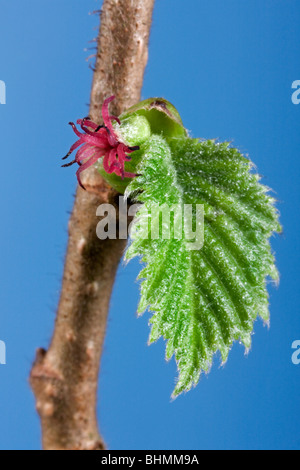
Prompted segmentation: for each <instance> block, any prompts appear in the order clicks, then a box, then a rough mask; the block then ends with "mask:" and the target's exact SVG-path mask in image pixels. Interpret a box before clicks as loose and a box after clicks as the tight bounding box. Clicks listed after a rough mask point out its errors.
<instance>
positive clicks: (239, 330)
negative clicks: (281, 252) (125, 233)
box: [125, 135, 280, 397]
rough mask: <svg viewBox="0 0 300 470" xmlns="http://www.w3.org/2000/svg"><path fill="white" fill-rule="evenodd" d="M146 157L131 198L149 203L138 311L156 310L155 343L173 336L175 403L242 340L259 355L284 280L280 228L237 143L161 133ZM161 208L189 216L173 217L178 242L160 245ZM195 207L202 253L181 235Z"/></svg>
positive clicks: (139, 237) (142, 215)
mask: <svg viewBox="0 0 300 470" xmlns="http://www.w3.org/2000/svg"><path fill="white" fill-rule="evenodd" d="M140 152H141V157H140V158H139V163H138V165H137V172H138V174H139V176H137V177H136V178H134V179H133V180H132V181H131V182H130V184H129V186H128V187H127V190H126V193H125V194H126V196H127V197H130V198H131V199H133V200H136V201H139V202H140V203H142V205H141V206H140V208H139V210H138V213H137V215H136V217H135V220H134V228H133V232H132V238H133V240H132V243H131V245H130V246H129V248H128V250H127V253H126V258H127V259H131V258H133V257H134V256H139V257H140V258H141V261H142V262H143V263H145V267H144V268H143V269H142V271H141V273H140V275H139V278H140V279H142V283H141V300H140V304H139V307H138V313H139V314H142V313H143V312H144V311H145V310H146V309H147V308H149V310H150V311H152V312H153V316H152V318H151V320H150V324H151V326H152V328H151V334H150V339H149V342H150V343H152V342H154V341H156V340H157V339H158V338H159V337H161V336H163V337H164V338H165V339H166V340H167V345H166V358H167V359H170V358H171V357H172V356H173V355H175V358H176V361H177V366H178V370H179V377H178V381H177V384H176V387H175V390H174V392H173V396H174V397H175V396H177V395H179V394H180V393H181V392H183V391H187V390H189V389H190V388H191V387H192V386H193V385H195V384H196V383H197V382H198V380H199V376H200V374H201V372H202V371H205V372H208V371H209V369H210V367H211V365H212V361H213V356H214V355H215V353H216V352H217V351H220V353H221V356H222V360H223V361H226V359H227V356H228V353H229V350H230V347H231V346H232V343H233V341H234V340H239V341H241V342H242V343H243V344H244V345H245V347H246V348H247V349H248V348H250V345H251V333H252V330H253V322H254V320H255V319H256V318H257V316H258V315H259V316H260V317H261V318H262V319H263V320H264V321H265V322H268V319H269V309H268V293H267V288H266V278H267V277H270V278H273V279H275V280H277V279H278V274H277V271H276V268H275V265H274V257H273V255H272V252H271V249H270V244H269V238H270V236H271V235H272V233H273V232H278V231H280V225H279V223H278V214H277V211H276V209H275V208H274V199H273V198H272V197H271V196H270V195H269V194H268V188H266V187H265V186H263V185H262V184H261V183H260V182H259V176H258V175H257V174H255V173H253V172H252V168H253V165H252V163H251V162H250V161H249V160H248V159H246V158H245V157H244V156H243V155H242V154H241V153H240V152H239V151H238V150H236V149H234V148H231V147H230V145H229V144H228V143H217V142H215V141H210V140H208V141H198V140H196V139H190V138H188V137H186V136H182V137H180V136H178V135H177V136H174V135H173V136H172V137H167V136H166V135H152V136H151V137H150V138H149V139H148V140H146V141H145V142H144V143H143V144H142V146H141V149H140ZM158 204H160V205H163V204H165V205H167V206H172V205H173V204H176V205H177V206H176V207H179V208H181V209H182V213H181V214H182V215H180V214H179V215H178V214H177V215H176V214H175V215H174V217H173V218H172V217H171V220H170V224H171V226H172V227H171V235H170V238H169V239H166V238H165V236H163V232H162V230H161V232H160V233H159V234H158V235H157V233H156V236H157V238H156V239H155V238H154V239H153V237H154V236H155V231H154V229H153V226H152V225H151V223H150V222H149V214H150V215H151V211H152V215H153V216H152V219H151V220H152V222H153V220H154V222H155V221H156V222H158V221H159V220H160V218H159V217H161V216H159V215H157V211H156V212H155V211H154V210H153V207H156V208H157V205H158ZM186 204H190V205H193V208H194V207H195V206H196V205H197V204H198V205H201V207H202V208H203V211H204V222H203V221H202V222H201V223H202V225H203V227H202V229H203V231H204V244H203V246H202V247H201V249H197V250H195V249H191V246H190V243H191V241H190V240H186V239H185V238H184V237H182V238H181V239H177V238H176V237H175V235H174V234H175V232H174V230H175V225H176V223H177V224H178V222H180V217H182V218H181V223H182V224H183V225H184V223H185V217H184V209H185V205H186ZM194 215H195V211H194ZM199 224H200V222H199ZM173 232H174V233H173ZM147 234H148V237H147ZM172 235H173V236H172ZM151 236H152V239H151Z"/></svg>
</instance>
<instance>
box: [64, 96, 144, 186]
mask: <svg viewBox="0 0 300 470" xmlns="http://www.w3.org/2000/svg"><path fill="white" fill-rule="evenodd" d="M114 98H115V97H114V96H111V97H110V98H107V99H106V100H105V101H104V103H103V106H102V116H103V122H104V125H103V126H98V125H97V124H96V123H95V122H93V121H91V120H90V118H88V117H87V118H84V119H78V121H77V124H78V125H80V127H81V129H82V130H83V131H84V133H81V132H79V131H78V129H77V128H76V126H75V124H74V123H73V122H70V123H69V124H70V125H71V126H72V128H73V131H74V132H75V134H76V135H77V136H78V137H79V140H77V141H76V142H75V144H73V145H72V147H71V148H70V150H69V152H68V153H67V155H66V156H65V157H64V158H63V160H64V159H65V158H67V157H68V156H69V155H71V153H72V152H74V150H75V149H77V148H78V147H80V146H81V145H82V147H81V148H80V149H79V150H78V151H77V153H76V156H75V160H73V161H72V162H70V163H67V164H66V165H63V167H67V166H70V165H73V163H78V165H79V168H78V170H77V172H76V176H77V180H78V183H79V184H80V186H81V187H82V188H83V189H85V187H84V186H83V184H82V183H81V180H80V174H81V172H82V171H84V170H86V169H87V168H89V167H90V166H91V165H94V164H95V163H96V162H97V161H98V160H99V158H101V157H103V168H104V170H105V171H106V172H107V173H115V174H116V175H118V176H121V177H122V179H123V178H124V177H126V178H133V177H134V176H136V175H135V174H134V173H128V172H126V171H125V162H126V161H130V160H131V157H129V154H130V153H132V152H134V151H135V150H139V147H138V146H136V147H128V145H126V144H125V143H124V142H122V141H121V140H120V136H118V135H117V134H116V132H115V130H114V128H113V125H112V121H117V122H118V123H119V124H120V120H119V119H118V118H117V117H116V116H110V115H109V112H108V105H109V103H110V102H111V101H112V100H113V99H114Z"/></svg>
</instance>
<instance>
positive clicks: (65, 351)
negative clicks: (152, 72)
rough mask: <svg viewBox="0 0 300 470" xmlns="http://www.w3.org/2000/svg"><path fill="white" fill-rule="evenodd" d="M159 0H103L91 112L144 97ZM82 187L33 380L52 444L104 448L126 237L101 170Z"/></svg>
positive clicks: (46, 442) (116, 109)
mask: <svg viewBox="0 0 300 470" xmlns="http://www.w3.org/2000/svg"><path fill="white" fill-rule="evenodd" d="M153 4H154V0H104V2H103V8H102V13H101V28H100V32H99V37H98V52H97V59H96V68H95V72H94V77H93V84H92V91H91V104H90V116H91V118H92V120H94V121H95V122H99V123H100V121H99V120H100V111H101V105H102V103H103V101H104V99H105V98H107V97H108V96H110V95H112V94H114V95H115V96H116V99H115V101H114V102H113V104H112V108H113V109H112V111H113V114H116V115H118V114H120V113H121V112H122V111H124V110H125V109H126V108H128V107H129V106H131V105H132V104H134V103H136V102H138V101H139V98H140V91H141V87H142V82H143V75H144V68H145V66H146V63H147V56H148V39H149V31H150V26H151V18H152V10H153ZM82 181H83V184H84V186H85V187H86V188H87V191H84V190H82V189H81V188H78V189H77V194H76V198H75V205H74V209H73V213H72V216H71V219H70V222H69V242H68V249H67V255H66V262H65V268H64V275H63V283H62V290H61V296H60V301H59V305H58V311H57V318H56V325H55V331H54V335H53V338H52V341H51V345H50V347H49V350H48V351H45V350H42V349H39V350H38V352H37V357H36V360H35V363H34V365H33V368H32V371H31V375H30V383H31V386H32V389H33V391H34V393H35V396H36V402H37V403H36V407H37V410H38V412H39V415H40V417H41V424H42V434H43V447H44V449H45V450H52V449H56V450H74V449H75V450H100V449H104V443H103V441H102V439H101V437H100V435H99V432H98V427H97V420H96V398H97V382H98V373H99V363H100V357H101V351H102V346H103V341H104V337H105V330H106V319H107V314H108V308H109V300H110V296H111V291H112V286H113V283H114V278H115V274H116V270H117V267H118V264H119V261H120V258H121V256H122V254H123V251H124V248H125V244H126V241H124V240H118V239H117V240H109V239H107V240H103V241H101V240H99V239H98V238H97V236H96V225H97V223H98V221H99V218H97V217H96V209H97V207H98V206H99V205H100V204H102V203H106V202H113V201H114V200H115V197H116V196H117V194H116V193H115V192H114V191H113V190H112V189H111V188H110V187H109V186H108V185H107V183H105V181H104V180H103V179H102V178H101V176H100V175H99V173H98V172H97V171H96V170H95V169H94V168H90V169H88V170H87V171H86V172H84V173H83V179H82Z"/></svg>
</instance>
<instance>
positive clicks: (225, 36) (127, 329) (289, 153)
mask: <svg viewBox="0 0 300 470" xmlns="http://www.w3.org/2000/svg"><path fill="white" fill-rule="evenodd" d="M97 8H99V2H98V1H96V0H85V1H80V0H75V1H74V0H43V1H40V0H39V1H38V0H26V1H24V0H22V1H21V0H14V1H11V2H7V1H6V0H0V31H1V32H0V80H4V81H5V82H6V86H7V104H6V105H0V136H1V137H0V139H1V162H2V177H1V185H0V197H1V201H2V204H1V231H0V246H1V251H0V282H1V289H0V306H1V307H0V309H1V313H0V340H3V341H5V342H6V346H7V365H5V366H3V365H0V448H1V449H39V448H40V427H39V420H38V417H37V415H36V414H35V411H34V399H33V396H32V393H31V391H30V388H29V386H28V383H27V377H28V374H29V370H30V367H31V362H32V360H33V358H34V351H35V349H36V348H37V347H38V346H43V347H47V345H48V343H49V340H50V338H51V333H52V329H53V322H54V318H55V309H56V304H57V301H58V296H59V288H60V280H61V275H62V268H63V259H64V253H65V248H66V242H67V222H68V218H69V211H70V210H71V208H72V204H73V196H74V192H75V185H76V182H75V177H74V171H72V170H71V169H70V170H62V169H61V168H60V160H59V158H60V157H61V156H62V155H64V154H65V153H66V151H67V149H68V148H69V146H70V144H71V143H72V142H73V140H74V136H73V133H72V131H71V129H70V128H69V126H68V125H67V123H68V121H70V120H75V119H77V118H79V117H82V116H85V115H86V114H87V109H88V108H87V103H88V101H89V93H90V85H91V79H92V72H91V70H90V69H89V68H88V65H87V62H86V61H85V59H86V57H87V56H88V54H89V52H87V51H84V48H85V47H89V46H90V44H89V43H88V41H89V40H91V39H92V38H93V37H95V35H96V34H97V26H98V18H97V17H95V16H89V15H88V12H89V11H92V10H95V9H97ZM299 24H300V2H299V0H251V1H249V2H241V1H240V0H227V1H226V2H225V1H224V0H185V1H184V2H175V1H174V0H163V1H157V4H156V7H155V12H154V23H153V28H152V33H151V40H150V55H149V64H148V68H147V71H146V75H145V82H144V88H143V98H147V97H150V96H163V97H165V98H167V99H169V100H170V101H171V102H173V103H174V105H175V106H176V107H177V108H178V109H179V111H180V113H181V115H182V118H183V122H184V124H185V126H186V127H187V128H188V129H190V130H191V131H192V134H193V136H195V137H205V138H212V137H219V138H220V139H221V140H226V139H230V140H231V139H232V140H234V144H235V145H236V146H237V147H238V148H240V149H241V150H242V151H243V152H246V153H249V155H250V157H251V158H252V160H253V161H254V162H255V163H256V165H257V167H258V171H259V172H260V173H261V174H262V175H264V176H265V177H264V182H265V184H267V185H269V186H271V187H272V188H274V189H275V190H276V193H277V198H278V200H279V201H280V202H279V209H280V211H281V214H282V215H281V221H282V224H283V226H284V233H283V234H282V235H281V236H277V237H276V238H274V239H273V242H272V245H273V249H274V251H275V252H276V254H277V260H278V266H279V270H280V273H281V283H280V287H279V288H276V287H273V286H270V289H269V290H270V300H271V329H270V330H269V331H268V330H267V328H265V327H264V326H263V324H262V322H261V321H259V320H258V321H257V322H256V324H255V335H254V337H253V346H252V350H251V352H250V353H249V355H248V356H247V357H245V356H244V350H243V348H242V346H240V345H239V344H235V346H234V347H233V349H232V351H231V354H230V356H229V360H228V362H227V364H226V365H225V367H219V362H218V360H216V361H215V364H214V367H213V369H212V371H211V373H210V375H209V376H208V377H206V376H204V377H203V378H202V379H201V381H200V383H199V385H198V386H197V388H196V389H194V390H192V391H191V392H189V393H188V394H186V395H184V396H181V397H179V398H178V399H177V400H175V401H174V402H171V401H170V394H171V392H172V389H173V385H174V380H175V377H176V367H175V363H174V361H171V362H170V363H166V362H165V360H164V343H163V341H162V340H161V341H159V342H158V343H157V344H155V345H153V346H151V347H148V346H147V345H146V342H147V337H148V325H147V320H148V317H149V315H148V314H146V315H145V316H144V317H143V318H139V319H137V318H136V316H135V311H136V306H137V302H138V296H139V288H138V284H137V283H136V282H135V279H136V276H137V274H138V271H139V264H138V262H131V263H130V264H129V265H128V266H127V267H126V269H123V268H120V270H119V273H118V277H117V282H116V285H115V289H114V294H113V297H112V301H111V311H110V316H109V322H108V331H107V337H106V342H105V347H104V354H103V361H102V371H101V377H100V391H99V403H100V406H99V413H98V414H99V420H100V427H101V432H102V434H103V436H104V438H105V440H106V442H107V445H108V446H109V448H110V449H276V448H277V449H282V448H284V449H299V447H300V431H299V422H300V413H299V386H300V365H299V366H296V365H293V364H292V361H291V355H292V349H291V345H292V342H293V341H294V340H297V339H300V321H299V262H300V259H299V244H298V239H299V228H300V227H299V217H298V213H299V188H298V185H299V169H300V159H299V148H300V132H299V122H300V105H299V106H295V105H293V104H292V102H291V95H292V89H291V84H292V82H293V81H294V80H300V66H299V51H300V32H299Z"/></svg>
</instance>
